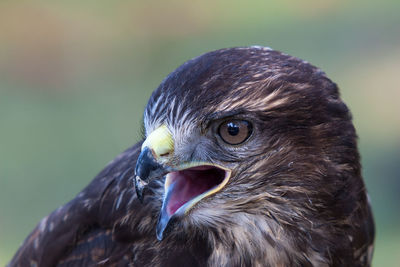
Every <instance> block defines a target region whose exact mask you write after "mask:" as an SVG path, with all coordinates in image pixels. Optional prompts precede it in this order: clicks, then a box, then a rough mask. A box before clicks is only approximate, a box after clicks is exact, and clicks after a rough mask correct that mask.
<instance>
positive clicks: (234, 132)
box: [227, 122, 239, 136]
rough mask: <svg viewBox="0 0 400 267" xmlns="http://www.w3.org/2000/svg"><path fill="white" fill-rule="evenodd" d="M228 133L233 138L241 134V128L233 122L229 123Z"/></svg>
mask: <svg viewBox="0 0 400 267" xmlns="http://www.w3.org/2000/svg"><path fill="white" fill-rule="evenodd" d="M227 126H228V133H229V134H230V135H232V136H235V135H238V134H239V126H238V125H236V124H234V123H233V122H229V123H228V125H227Z"/></svg>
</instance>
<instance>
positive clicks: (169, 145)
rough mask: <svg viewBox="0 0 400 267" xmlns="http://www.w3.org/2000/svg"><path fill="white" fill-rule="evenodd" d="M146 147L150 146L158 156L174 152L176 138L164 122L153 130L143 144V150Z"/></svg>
mask: <svg viewBox="0 0 400 267" xmlns="http://www.w3.org/2000/svg"><path fill="white" fill-rule="evenodd" d="M145 147H148V148H150V149H151V150H152V151H153V153H154V154H155V155H154V156H155V157H156V158H160V157H162V156H163V155H167V154H169V153H171V152H173V151H174V140H173V138H172V134H171V132H170V131H169V129H168V127H167V126H166V125H165V124H164V125H162V126H160V127H158V128H157V129H155V130H154V131H153V132H151V133H150V135H149V136H148V137H147V138H146V140H145V141H144V143H143V144H142V150H143V148H145Z"/></svg>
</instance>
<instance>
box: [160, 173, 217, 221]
mask: <svg viewBox="0 0 400 267" xmlns="http://www.w3.org/2000/svg"><path fill="white" fill-rule="evenodd" d="M224 176H225V172H224V171H223V170H221V169H219V168H216V167H214V166H199V167H194V168H190V169H186V170H182V171H178V172H172V173H170V174H168V176H167V181H166V182H167V183H169V185H170V186H169V187H168V188H167V192H166V194H167V197H166V200H167V203H166V204H167V205H166V211H167V214H168V215H169V216H172V215H173V214H174V213H175V212H176V211H177V210H178V209H179V208H180V207H182V206H183V205H184V204H185V203H187V202H189V201H190V200H192V199H193V198H195V197H197V196H199V195H201V194H203V193H204V192H206V191H208V190H210V189H212V188H213V187H214V186H217V185H218V184H220V183H221V182H222V181H223V179H224Z"/></svg>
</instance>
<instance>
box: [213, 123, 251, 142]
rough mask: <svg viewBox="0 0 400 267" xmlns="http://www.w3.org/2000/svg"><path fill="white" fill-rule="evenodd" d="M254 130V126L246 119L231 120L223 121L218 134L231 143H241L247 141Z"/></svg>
mask: <svg viewBox="0 0 400 267" xmlns="http://www.w3.org/2000/svg"><path fill="white" fill-rule="evenodd" d="M252 131H253V126H252V125H251V123H250V122H248V121H245V120H230V121H225V122H223V123H221V125H220V126H219V128H218V134H219V136H220V137H221V139H222V140H223V141H224V142H225V143H228V144H230V145H239V144H241V143H243V142H244V141H246V140H247V139H248V138H249V136H250V135H251V133H252Z"/></svg>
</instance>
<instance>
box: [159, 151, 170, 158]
mask: <svg viewBox="0 0 400 267" xmlns="http://www.w3.org/2000/svg"><path fill="white" fill-rule="evenodd" d="M166 156H169V152H167V153H164V154H160V157H166Z"/></svg>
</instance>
